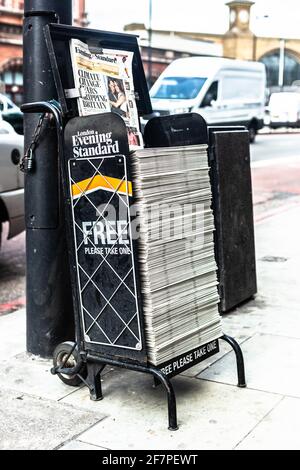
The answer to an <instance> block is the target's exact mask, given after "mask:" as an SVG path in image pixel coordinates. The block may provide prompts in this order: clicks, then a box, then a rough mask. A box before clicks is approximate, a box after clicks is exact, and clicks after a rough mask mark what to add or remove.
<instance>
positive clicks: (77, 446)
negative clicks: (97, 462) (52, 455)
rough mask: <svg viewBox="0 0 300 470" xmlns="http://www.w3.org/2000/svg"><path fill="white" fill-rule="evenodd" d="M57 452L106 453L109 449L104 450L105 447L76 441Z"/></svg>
mask: <svg viewBox="0 0 300 470" xmlns="http://www.w3.org/2000/svg"><path fill="white" fill-rule="evenodd" d="M57 450H98V451H99V450H100V451H106V450H107V449H103V447H98V446H93V445H91V444H87V443H86V442H81V441H78V440H77V439H76V440H74V441H70V442H68V443H67V444H65V445H63V446H62V447H60V448H59V449H57Z"/></svg>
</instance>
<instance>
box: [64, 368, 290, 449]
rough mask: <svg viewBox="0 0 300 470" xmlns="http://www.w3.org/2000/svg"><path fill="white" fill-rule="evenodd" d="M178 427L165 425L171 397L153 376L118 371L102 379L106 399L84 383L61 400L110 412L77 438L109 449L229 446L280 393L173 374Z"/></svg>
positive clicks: (261, 414) (103, 412) (244, 433)
mask: <svg viewBox="0 0 300 470" xmlns="http://www.w3.org/2000/svg"><path fill="white" fill-rule="evenodd" d="M173 384H174V388H175V391H176V397H177V406H178V422H179V430H178V431H175V432H171V431H168V429H167V402H166V395H165V392H164V390H163V389H162V388H161V387H157V388H155V389H154V388H153V387H152V386H151V385H152V380H151V378H150V377H148V376H146V375H142V374H138V373H134V372H130V371H122V370H120V371H116V372H115V373H113V374H110V375H109V376H106V378H105V379H104V381H103V392H104V399H103V400H102V401H100V402H96V403H94V402H91V401H90V400H89V395H88V391H87V390H86V389H80V390H78V392H76V393H75V394H72V395H70V396H68V397H66V398H65V399H64V400H63V403H68V404H76V406H78V407H80V408H81V409H87V410H89V411H91V410H96V409H99V411H100V412H101V413H102V414H109V416H108V417H107V418H105V420H103V422H102V424H101V423H99V424H97V425H96V426H94V427H93V428H91V429H89V430H88V431H86V432H84V433H83V434H81V435H80V436H79V437H78V438H77V439H79V440H80V441H81V442H85V443H87V444H91V445H96V446H100V447H104V448H108V449H122V450H125V449H126V450H131V449H178V450H179V449H231V448H234V446H235V445H237V444H238V443H239V442H240V441H241V440H242V439H243V437H244V436H246V435H247V434H248V433H249V432H250V431H251V430H252V429H253V427H254V426H255V425H256V424H257V423H258V422H259V421H260V420H261V419H262V418H263V417H264V416H265V415H266V414H267V413H268V412H269V411H270V410H271V409H273V407H274V406H275V405H276V404H277V403H278V402H279V401H280V399H281V397H279V396H278V395H273V394H269V393H264V392H257V391H253V390H247V389H238V388H237V387H232V386H226V385H220V384H216V383H210V382H207V381H202V380H198V379H191V378H187V377H182V376H180V377H176V378H175V379H173Z"/></svg>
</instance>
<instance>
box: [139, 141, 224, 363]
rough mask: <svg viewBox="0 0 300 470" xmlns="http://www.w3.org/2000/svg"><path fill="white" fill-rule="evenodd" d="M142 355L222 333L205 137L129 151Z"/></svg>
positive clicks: (190, 345)
mask: <svg viewBox="0 0 300 470" xmlns="http://www.w3.org/2000/svg"><path fill="white" fill-rule="evenodd" d="M131 163H132V172H133V184H134V190H135V202H136V206H137V211H138V214H139V222H140V226H139V227H140V233H139V241H138V257H139V268H140V278H141V289H142V303H143V314H144V321H145V335H146V342H147V349H148V359H149V361H150V362H151V363H152V364H154V365H160V364H163V363H165V362H167V361H169V360H170V359H172V358H175V357H177V356H179V355H181V354H184V353H186V352H189V351H191V350H192V349H194V348H197V347H199V346H201V345H203V344H206V343H208V342H210V341H213V340H214V339H217V338H219V337H220V336H222V329H221V318H220V316H219V313H218V302H219V297H218V291H217V284H218V283H217V275H216V262H215V255H214V242H213V232H214V219H213V213H212V209H211V203H212V193H211V185H210V179H209V167H208V158H207V146H206V145H193V146H185V147H184V146H183V147H168V148H167V147H164V148H149V149H142V150H137V151H135V152H133V153H132V154H131Z"/></svg>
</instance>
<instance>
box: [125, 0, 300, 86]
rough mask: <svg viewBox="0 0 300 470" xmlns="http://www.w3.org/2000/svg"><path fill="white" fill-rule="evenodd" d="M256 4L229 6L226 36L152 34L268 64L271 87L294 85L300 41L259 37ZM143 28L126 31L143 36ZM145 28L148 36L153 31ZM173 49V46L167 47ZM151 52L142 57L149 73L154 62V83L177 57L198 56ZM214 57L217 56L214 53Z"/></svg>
mask: <svg viewBox="0 0 300 470" xmlns="http://www.w3.org/2000/svg"><path fill="white" fill-rule="evenodd" d="M254 3H255V2H252V1H248V0H234V1H230V2H228V3H227V6H228V8H229V10H228V13H229V28H228V31H227V32H226V33H225V34H205V33H199V32H177V31H152V32H151V36H152V37H154V36H155V35H156V34H159V35H165V37H167V36H170V35H171V36H172V37H173V38H177V39H178V38H181V39H182V40H185V41H191V40H192V41H195V42H198V41H199V42H202V43H207V44H214V45H216V46H219V47H221V55H222V56H224V57H228V58H233V59H242V60H255V61H261V62H263V63H264V64H265V65H266V69H267V78H268V87H269V88H273V87H278V86H279V87H282V86H291V85H292V84H293V83H294V82H295V81H298V80H300V39H288V38H276V37H259V36H256V35H255V34H254V33H253V32H252V31H251V29H250V20H251V9H252V6H253V5H254ZM141 26H143V25H127V26H126V27H125V30H126V31H128V32H132V33H135V32H137V33H138V34H140V30H141ZM143 28H144V35H147V36H148V37H149V31H147V30H146V28H145V27H144V26H143ZM167 47H169V46H167ZM150 49H153V50H152V51H151V53H149V45H147V46H146V45H144V46H143V47H142V57H143V61H144V65H145V69H146V71H147V70H149V58H151V59H152V67H151V71H152V77H151V79H152V81H153V79H155V78H157V76H158V75H159V73H161V71H162V70H163V69H164V68H165V67H166V66H167V65H168V64H169V63H170V62H171V61H172V60H174V59H175V58H177V57H186V56H191V55H208V54H195V53H194V52H193V51H192V52H191V51H185V52H184V53H182V51H178V50H177V51H176V50H173V49H172V48H170V49H169V48H168V49H167V48H162V49H160V50H159V53H158V51H157V50H156V49H155V48H150ZM212 55H214V54H212Z"/></svg>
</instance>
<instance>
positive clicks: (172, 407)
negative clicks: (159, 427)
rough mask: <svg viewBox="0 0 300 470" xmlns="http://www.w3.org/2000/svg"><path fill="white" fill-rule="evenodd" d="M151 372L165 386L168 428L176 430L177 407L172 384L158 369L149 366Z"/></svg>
mask: <svg viewBox="0 0 300 470" xmlns="http://www.w3.org/2000/svg"><path fill="white" fill-rule="evenodd" d="M150 372H151V374H152V375H153V376H154V378H155V379H158V380H159V382H160V383H161V384H162V385H163V386H164V387H165V390H166V392H167V396H168V419H169V430H170V431H177V430H178V425H177V409H176V397H175V392H174V389H173V385H172V384H171V382H170V380H169V379H168V378H167V377H166V376H165V375H164V374H163V373H162V372H161V371H160V370H159V369H155V368H153V367H151V368H150Z"/></svg>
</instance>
